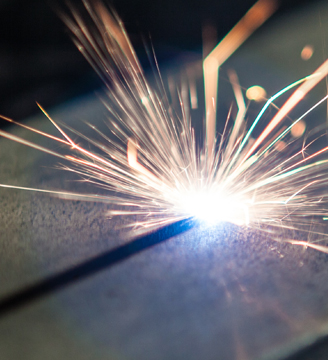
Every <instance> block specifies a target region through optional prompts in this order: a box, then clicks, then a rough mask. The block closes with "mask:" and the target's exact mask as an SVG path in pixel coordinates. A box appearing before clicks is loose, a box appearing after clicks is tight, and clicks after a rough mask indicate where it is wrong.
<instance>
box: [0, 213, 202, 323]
mask: <svg viewBox="0 0 328 360" xmlns="http://www.w3.org/2000/svg"><path fill="white" fill-rule="evenodd" d="M194 226H195V223H194V222H193V221H192V220H190V219H187V220H182V221H179V222H176V223H174V224H171V225H168V226H166V227H164V228H161V229H159V230H157V231H155V232H153V233H150V234H149V235H146V236H143V237H140V238H137V239H135V240H132V241H131V242H129V243H127V244H125V245H122V246H119V247H117V248H115V249H113V250H110V251H107V252H105V253H102V254H101V255H98V256H96V257H94V258H92V259H90V260H87V261H85V262H83V263H81V264H79V265H77V266H74V267H73V268H70V269H68V270H65V271H63V272H60V273H58V274H55V275H53V276H51V277H48V278H46V279H44V280H41V281H40V282H37V283H36V284H34V285H31V286H29V287H27V288H25V289H22V290H20V291H18V292H16V293H13V294H11V295H9V296H7V297H5V298H3V299H2V300H0V317H2V316H5V315H6V314H8V313H9V312H11V311H13V310H16V309H18V308H21V307H23V306H24V305H27V304H29V303H30V302H32V301H35V300H37V299H39V298H41V297H43V296H46V295H48V294H51V293H53V292H55V291H57V290H60V289H62V288H64V287H65V286H67V285H69V284H72V283H75V282H76V281H78V280H82V279H85V278H87V277H89V276H91V275H94V274H95V273H97V272H100V271H102V270H105V269H108V268H110V267H111V266H113V265H115V264H117V263H118V262H121V261H123V260H125V259H128V258H129V257H131V256H133V255H135V254H138V253H140V252H142V251H144V250H146V249H148V248H150V247H152V246H154V245H156V244H159V243H161V242H164V241H166V240H168V239H169V238H171V237H173V236H176V235H179V234H181V233H183V232H185V231H187V230H189V229H191V228H192V227H194Z"/></svg>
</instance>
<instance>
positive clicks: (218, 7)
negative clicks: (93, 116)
mask: <svg viewBox="0 0 328 360" xmlns="http://www.w3.org/2000/svg"><path fill="white" fill-rule="evenodd" d="M315 2H318V1H314V0H283V1H281V4H280V8H279V10H278V11H277V13H276V14H275V15H274V17H273V19H275V20H276V19H277V18H279V17H282V16H288V14H289V13H292V12H294V11H295V10H296V9H299V8H301V7H304V6H307V5H309V4H313V3H315ZM73 3H75V2H73ZM79 3H80V1H79ZM254 3H255V1H254V0H230V1H227V0H225V1H223V0H193V1H186V0H166V1H165V0H113V1H112V2H111V4H112V5H113V6H114V8H115V9H116V10H117V12H118V14H119V15H120V16H121V17H122V19H123V21H124V23H125V25H126V28H127V30H128V33H129V34H130V37H131V39H132V42H133V44H134V46H135V47H136V49H137V52H138V53H139V54H143V53H144V52H143V47H144V43H143V40H142V38H146V39H148V42H149V35H151V41H152V43H153V45H154V48H155V51H156V54H157V57H158V60H159V63H160V64H165V63H167V62H169V61H171V60H173V59H174V58H176V57H177V56H178V55H179V54H181V53H182V52H188V51H189V52H194V53H196V54H198V56H199V57H201V45H202V26H203V24H212V25H213V26H214V27H215V28H216V29H217V34H218V39H220V38H222V37H223V36H224V35H225V34H226V33H227V32H228V31H229V29H231V27H232V26H233V25H234V24H235V23H236V22H237V21H238V20H239V19H240V18H241V17H242V16H243V15H244V14H245V12H246V11H247V10H248V9H249V8H250V7H251V6H252V5H253V4H254ZM58 4H59V5H61V6H63V4H64V2H58V1H57V2H52V1H50V2H49V1H48V2H47V1H43V0H29V1H21V0H0V114H3V115H5V116H8V117H11V118H14V119H16V120H21V119H24V118H26V117H28V116H31V115H33V114H35V113H38V112H39V109H38V108H37V106H36V105H35V101H38V102H40V103H41V104H42V105H43V106H44V107H46V108H49V107H52V106H55V105H57V104H60V103H62V102H64V101H68V100H69V99H72V98H74V97H77V96H79V95H81V94H85V93H89V92H92V91H93V90H94V89H97V88H99V87H100V86H101V83H100V81H99V80H98V79H97V76H96V75H95V74H94V73H93V70H92V69H91V68H90V66H89V65H88V63H87V62H86V61H85V60H84V58H83V57H82V55H81V54H80V53H79V51H77V49H76V48H75V47H74V45H73V44H72V42H71V40H70V36H69V32H68V31H67V29H65V26H64V25H63V23H62V22H61V20H59V18H58V15H57V14H56V13H55V11H54V10H53V8H54V5H56V6H57V5H58ZM269 21H272V20H269ZM143 65H144V67H147V62H146V61H143ZM2 126H3V123H2Z"/></svg>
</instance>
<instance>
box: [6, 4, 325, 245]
mask: <svg viewBox="0 0 328 360" xmlns="http://www.w3.org/2000/svg"><path fill="white" fill-rule="evenodd" d="M83 3H84V5H85V8H86V10H87V12H88V13H89V16H90V17H91V19H92V21H93V25H90V21H89V20H88V21H85V20H84V17H83V16H82V15H81V14H80V13H79V12H77V11H76V10H75V9H72V12H71V14H72V16H71V17H70V16H67V15H62V18H63V21H64V22H65V23H66V25H67V27H68V28H69V29H70V30H71V32H72V34H73V38H74V42H75V44H76V45H77V47H78V49H79V50H80V51H81V52H82V54H83V55H84V56H85V57H86V59H87V60H88V61H89V62H90V64H91V65H92V66H93V68H94V69H95V71H96V72H97V73H98V74H99V76H100V77H101V78H102V80H103V81H104V84H105V86H106V88H107V95H108V97H107V98H105V99H103V103H104V105H105V107H106V109H107V110H108V112H109V119H108V128H109V132H108V133H103V132H101V131H100V130H99V128H98V127H97V126H96V125H94V124H89V123H87V125H88V126H89V127H90V129H91V131H93V132H94V135H95V136H94V137H90V136H89V135H88V136H87V135H85V134H83V133H81V132H79V131H77V130H76V129H72V128H70V127H68V126H67V125H60V124H59V123H58V122H57V121H55V120H54V119H53V118H52V117H51V116H50V115H49V114H48V113H47V112H46V111H45V110H44V109H43V108H42V107H41V106H40V105H39V104H38V106H39V107H40V109H41V111H42V112H43V113H44V115H45V116H46V117H47V118H48V119H49V121H50V122H51V123H52V125H53V126H54V127H55V129H57V131H58V136H54V135H51V134H48V133H46V132H42V131H40V130H38V129H34V128H31V127H29V126H27V125H23V124H19V123H17V122H14V121H13V120H11V119H9V118H6V117H2V118H3V119H5V120H7V121H9V122H13V123H15V124H16V125H19V126H22V127H24V128H25V129H27V130H29V131H32V132H35V133H37V134H39V135H40V136H45V137H47V138H49V141H53V142H54V144H58V143H59V144H60V145H61V148H60V150H58V149H57V150H56V151H54V150H51V148H46V147H43V146H40V145H38V144H35V143H32V142H30V141H27V140H24V139H23V138H20V137H17V136H15V135H12V134H10V133H8V132H6V131H3V130H0V136H3V137H5V138H8V139H10V140H13V141H16V142H18V143H21V144H24V145H27V146H30V147H33V148H35V149H37V150H40V151H43V152H45V153H47V154H51V155H53V156H55V157H57V158H59V159H60V160H61V161H63V162H64V163H67V165H62V167H63V169H65V170H67V171H71V172H74V173H75V174H77V175H78V176H81V177H82V178H83V179H84V180H85V181H86V182H87V183H89V184H91V185H95V186H98V187H101V188H103V189H104V192H105V193H104V195H97V194H95V193H74V192H65V191H57V190H47V189H35V188H29V187H24V186H12V185H5V184H2V185H0V186H1V187H5V188H12V189H23V190H31V191H38V192H46V193H49V194H52V195H53V196H59V197H61V198H65V199H82V200H85V201H101V202H104V203H109V204H111V205H112V206H111V210H109V215H110V216H124V217H131V218H132V219H134V220H131V223H130V226H131V227H132V228H136V227H141V228H142V229H152V228H156V227H159V226H162V225H165V224H170V223H173V222H175V221H178V220H182V219H186V218H189V217H194V218H196V219H199V220H200V221H204V222H206V223H208V224H213V223H214V224H216V223H218V222H231V223H233V224H236V225H238V226H241V227H243V228H252V229H257V230H259V231H262V232H264V233H268V234H269V235H270V237H271V238H272V239H274V240H277V241H282V240H283V241H287V242H290V243H292V244H296V245H301V246H307V247H312V248H314V249H317V250H320V251H324V252H328V247H327V246H325V245H324V244H322V245H321V244H320V245H319V244H317V243H314V240H313V241H312V242H309V241H305V240H304V236H307V234H309V233H310V230H309V229H310V228H313V224H318V227H317V229H316V231H312V230H311V238H312V236H313V235H317V236H318V237H319V238H320V239H323V240H328V239H327V236H326V235H325V234H324V232H322V231H321V230H320V227H319V225H320V224H322V223H324V222H325V221H326V220H327V218H328V206H327V202H328V199H327V195H326V184H327V181H328V158H327V153H328V146H324V147H322V148H320V149H319V150H318V149H316V144H317V142H318V139H320V134H316V133H315V134H314V135H315V136H314V137H313V136H310V135H308V136H307V137H304V138H302V135H303V133H304V131H305V123H304V118H305V117H306V116H307V115H308V114H309V113H311V111H313V110H314V109H316V108H317V107H318V106H320V105H321V104H323V103H324V102H325V101H327V98H328V95H327V96H325V97H324V98H322V99H321V100H320V101H318V102H317V103H316V104H314V105H312V106H310V107H309V110H308V111H306V112H305V113H304V114H303V115H302V116H300V117H298V118H297V119H296V120H294V121H292V123H291V124H290V118H289V114H290V112H291V110H292V109H293V108H295V107H296V106H297V105H298V103H299V102H300V101H301V100H302V99H304V97H305V96H306V94H308V93H309V92H310V91H311V90H312V89H313V87H315V86H316V85H317V84H318V83H319V82H320V81H321V80H323V79H324V78H325V77H326V76H327V74H328V61H325V62H324V63H323V64H322V65H321V66H320V67H319V68H318V69H317V70H316V71H314V73H313V74H311V75H309V76H306V77H304V78H302V79H297V80H296V81H295V82H293V83H292V84H290V85H288V86H287V87H284V88H283V89H281V90H280V91H278V92H277V93H276V94H275V95H273V96H271V97H270V98H269V99H268V100H266V102H265V104H264V106H263V107H262V109H261V111H260V112H259V114H258V116H257V117H256V118H255V120H254V121H253V122H252V123H251V124H247V122H246V111H247V106H246V104H245V100H244V96H243V91H242V88H241V86H240V85H239V80H238V77H237V74H236V73H235V72H234V71H229V72H228V76H229V81H230V83H231V86H232V89H233V93H234V97H235V102H236V106H237V114H236V116H235V118H233V116H232V114H233V112H232V111H230V112H229V114H228V117H227V119H226V123H225V126H224V130H223V133H222V134H220V135H219V136H218V135H217V133H216V117H217V114H216V110H217V93H218V74H219V69H220V67H221V66H222V64H223V63H224V61H226V59H228V57H229V56H230V55H231V54H232V53H233V52H234V51H236V50H237V48H238V47H239V46H240V45H241V44H242V43H243V42H244V41H245V40H246V39H247V38H248V37H249V36H250V35H251V34H252V33H253V32H254V31H255V30H256V29H257V28H258V27H259V26H261V25H262V24H263V23H264V22H265V21H266V20H267V19H268V18H269V17H270V15H271V14H272V13H273V12H274V10H275V9H276V3H275V1H273V0H259V1H258V2H257V3H256V4H255V5H254V6H253V7H252V8H251V9H250V10H249V11H248V12H247V14H246V15H245V16H244V17H243V18H242V19H241V20H240V22H239V23H238V24H237V25H236V26H235V27H234V28H233V29H232V30H231V31H230V32H229V33H228V35H227V36H226V37H225V38H224V39H223V40H222V41H221V42H220V43H219V44H218V45H217V46H216V47H215V48H214V49H213V50H212V51H211V52H210V53H209V55H207V57H206V58H205V59H204V61H203V74H204V90H205V109H204V113H205V130H206V133H205V136H204V139H203V140H202V142H201V143H199V142H198V141H196V136H195V134H194V129H193V128H192V125H191V119H190V114H191V112H190V109H189V108H190V105H191V109H195V108H197V107H199V104H200V103H199V101H198V98H197V86H196V80H195V79H196V75H195V73H196V70H195V69H194V68H193V67H192V66H188V67H187V68H186V69H187V70H186V74H187V79H185V80H184V83H183V86H182V88H181V91H177V92H176V93H178V94H179V102H180V109H173V108H172V104H170V102H169V100H168V97H167V96H166V90H165V86H164V85H163V79H162V78H161V77H160V74H159V75H158V76H159V83H160V84H162V85H161V86H158V88H156V91H155V90H154V89H152V88H151V87H150V85H149V83H148V82H147V80H146V78H145V75H144V73H143V70H142V67H141V65H140V63H139V60H138V58H137V56H136V53H135V51H134V49H133V47H132V45H131V43H130V40H129V38H128V36H127V33H126V31H125V28H124V26H123V24H122V22H121V20H120V19H119V17H118V16H117V15H116V14H115V13H114V12H113V11H109V10H107V8H106V7H105V6H104V5H103V4H102V3H101V2H99V1H95V2H93V3H92V4H93V5H91V3H89V2H88V1H87V0H84V1H83ZM168 80H169V84H168V87H169V89H170V91H171V92H173V90H174V84H173V80H172V79H168ZM249 90H250V89H249ZM260 90H261V91H262V92H260V94H261V95H258V96H260V98H261V101H262V100H264V98H265V97H266V94H265V91H264V89H262V88H261V89H260ZM257 91H259V89H257ZM263 91H264V92H263ZM290 91H293V92H292V94H291V95H290V97H289V98H288V100H287V101H286V102H285V103H284V105H283V106H282V107H281V108H280V109H278V107H277V106H276V105H275V101H276V100H277V99H278V98H280V97H281V96H282V95H284V94H287V93H288V92H290ZM246 95H247V94H246ZM250 96H251V95H247V97H248V98H249V97H250ZM251 98H254V96H253V97H252V96H251ZM254 99H255V98H254ZM255 100H256V99H255ZM172 102H173V101H172ZM269 108H270V109H271V111H277V112H276V114H275V115H274V116H273V117H272V119H271V120H270V121H269V123H268V124H267V126H265V127H264V130H263V131H262V132H261V133H260V134H259V135H258V136H257V137H255V138H254V137H253V135H254V133H255V130H256V129H258V127H259V124H260V123H261V122H263V121H264V114H265V113H266V111H267V110H268V109H269ZM178 114H180V115H178ZM262 125H263V124H262ZM262 125H261V126H262ZM71 134H73V135H74V136H72V135H71ZM73 137H74V139H76V138H77V139H78V140H73ZM57 148H58V146H57ZM313 149H315V150H313ZM136 219H137V220H136ZM290 234H293V236H295V238H294V237H291V236H290ZM295 234H296V235H297V234H301V235H300V237H296V235H295ZM304 234H305V235H304ZM308 238H310V236H308Z"/></svg>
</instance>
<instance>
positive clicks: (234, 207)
mask: <svg viewBox="0 0 328 360" xmlns="http://www.w3.org/2000/svg"><path fill="white" fill-rule="evenodd" d="M181 202H182V207H183V211H184V212H185V213H187V214H189V215H190V216H192V217H194V218H196V219H198V220H200V221H203V222H206V223H207V224H216V223H219V222H230V223H233V224H236V225H248V223H249V211H248V206H247V205H246V204H245V203H243V202H241V201H237V200H236V199H234V198H233V197H226V196H224V195H223V194H220V193H213V192H210V191H208V192H206V191H199V192H194V193H188V194H186V195H185V196H183V198H182V199H181Z"/></svg>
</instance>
